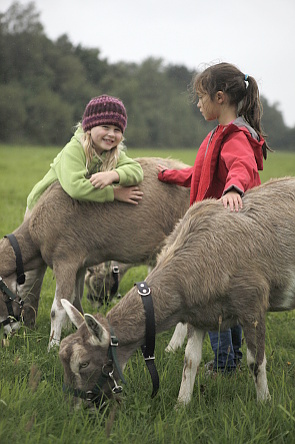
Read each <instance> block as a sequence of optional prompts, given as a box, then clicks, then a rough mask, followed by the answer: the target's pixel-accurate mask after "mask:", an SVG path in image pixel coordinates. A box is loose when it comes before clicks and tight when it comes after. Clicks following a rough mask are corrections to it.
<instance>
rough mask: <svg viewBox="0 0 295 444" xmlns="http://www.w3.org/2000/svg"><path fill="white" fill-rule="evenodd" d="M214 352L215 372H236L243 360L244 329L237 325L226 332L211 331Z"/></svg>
mask: <svg viewBox="0 0 295 444" xmlns="http://www.w3.org/2000/svg"><path fill="white" fill-rule="evenodd" d="M208 333H209V337H210V342H211V347H212V350H213V351H214V355H215V357H214V366H213V369H214V370H217V369H219V370H221V371H222V372H223V371H234V370H235V369H236V366H237V364H238V363H239V361H240V360H241V359H242V356H243V355H242V352H241V346H242V327H241V326H240V325H236V326H235V327H232V328H229V329H228V330H225V331H213V332H212V331H209V332H208Z"/></svg>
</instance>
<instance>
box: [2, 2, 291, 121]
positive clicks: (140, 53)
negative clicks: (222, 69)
mask: <svg viewBox="0 0 295 444" xmlns="http://www.w3.org/2000/svg"><path fill="white" fill-rule="evenodd" d="M19 2H20V3H21V4H27V3H28V2H27V1H24V0H20V1H19ZM12 3H13V1H12V0H0V12H5V11H6V10H7V9H8V7H9V6H10V5H11V4H12ZM34 3H35V5H36V9H37V11H38V12H40V21H41V23H42V24H43V26H44V29H45V33H46V35H47V36H48V37H49V38H50V39H53V40H55V39H56V38H57V37H59V36H60V35H62V34H67V35H68V37H69V39H70V41H71V42H72V43H73V44H74V45H77V44H79V43H80V44H81V45H82V46H84V47H91V48H98V49H99V50H100V54H101V57H102V58H106V59H107V60H108V61H109V62H110V63H113V62H117V61H124V62H136V63H140V62H142V61H143V60H144V59H146V58H147V57H150V56H151V57H156V58H162V59H163V61H164V63H165V64H166V63H167V64H168V63H171V64H175V65H178V64H180V65H185V66H186V67H187V68H189V69H192V70H198V69H200V68H202V64H203V65H204V64H208V63H212V62H219V61H226V62H231V63H234V64H235V65H237V66H238V67H239V68H240V69H241V70H242V71H243V72H244V73H246V74H249V75H252V76H254V77H255V78H256V80H257V82H258V84H259V87H260V92H261V94H262V95H263V96H264V97H266V99H267V100H268V101H269V103H270V105H273V104H274V103H278V109H279V110H280V111H282V113H283V117H284V121H285V123H286V124H287V125H289V126H292V127H293V126H295V50H294V49H295V48H294V47H295V26H294V24H295V0H280V1H278V0H244V1H241V0H180V1H174V0H146V1H141V0H112V1H108V0H82V1H78V0H35V2H34ZM266 130H267V129H266Z"/></svg>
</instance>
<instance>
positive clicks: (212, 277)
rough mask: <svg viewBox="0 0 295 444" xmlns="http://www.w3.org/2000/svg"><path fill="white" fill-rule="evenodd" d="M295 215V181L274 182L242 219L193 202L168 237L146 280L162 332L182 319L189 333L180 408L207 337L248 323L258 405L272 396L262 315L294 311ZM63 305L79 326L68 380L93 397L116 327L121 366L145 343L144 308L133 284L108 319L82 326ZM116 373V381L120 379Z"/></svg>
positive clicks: (67, 347)
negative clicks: (211, 333)
mask: <svg viewBox="0 0 295 444" xmlns="http://www.w3.org/2000/svg"><path fill="white" fill-rule="evenodd" d="M294 213H295V178H284V179H277V180H273V181H269V182H267V183H265V184H264V185H261V186H260V187H257V188H254V189H252V190H249V191H248V192H247V193H246V194H245V196H244V197H243V209H242V210H240V211H239V212H230V211H229V210H225V209H224V208H223V206H222V204H221V202H220V201H217V200H213V199H212V200H206V201H203V202H201V203H197V204H194V205H193V206H192V207H191V208H190V209H189V210H188V211H187V213H186V214H185V216H184V217H183V219H182V220H181V221H180V222H179V223H178V224H177V226H176V227H175V229H174V231H173V233H172V234H171V235H170V236H169V237H168V238H167V243H166V246H165V247H164V248H163V250H162V252H161V253H160V255H159V257H158V261H157V265H156V267H155V268H154V269H153V271H152V272H151V273H150V274H149V275H148V277H147V279H146V283H147V284H148V286H149V287H150V289H151V294H152V298H153V304H154V312H155V325H156V332H157V333H159V332H162V331H164V330H167V329H170V328H171V327H173V326H175V325H176V324H177V323H178V322H182V323H188V326H189V328H188V342H187V346H186V349H185V359H184V368H183V376H182V383H181V387H180V392H179V396H178V402H179V403H180V404H187V403H188V402H189V401H190V399H191V396H192V392H193V387H194V381H195V376H196V372H197V369H198V367H199V364H200V361H201V355H202V343H203V339H204V335H205V332H206V331H208V330H213V331H214V330H215V331H216V330H218V329H219V328H221V330H223V329H226V328H228V327H230V326H233V325H236V324H237V323H240V324H241V325H242V326H243V330H244V336H245V340H246V344H247V363H248V366H249V368H250V371H251V372H252V374H253V377H254V381H255V385H256V391H257V399H258V400H263V401H264V400H267V399H269V397H270V396H269V391H268V385H267V377H266V358H265V314H266V312H267V311H268V310H269V311H282V310H292V309H294V308H295V278H294V276H295V236H294V233H295V218H294ZM180 268H181V271H180V272H179V269H180ZM176 270H178V271H177V272H176ZM62 304H63V305H64V307H65V309H66V311H67V313H68V314H69V316H70V318H71V320H72V321H73V322H74V323H75V325H76V326H77V327H79V329H78V331H77V332H76V333H74V334H71V335H69V336H68V337H66V338H65V339H63V341H62V342H61V345H60V358H61V361H62V364H63V366H64V376H65V383H66V384H67V385H69V386H71V387H72V388H74V389H78V390H79V391H86V392H87V391H91V390H92V389H93V387H94V386H95V385H96V384H97V382H98V381H99V380H100V376H101V373H102V367H103V366H104V364H105V363H106V362H108V348H109V345H110V326H111V327H112V329H113V334H115V335H116V337H117V338H118V346H117V357H118V362H119V366H120V367H121V368H122V369H124V367H125V365H126V363H127V361H128V359H129V358H130V357H131V355H132V354H133V353H134V352H135V350H136V349H137V348H139V347H140V346H141V345H142V344H144V341H145V328H146V327H145V311H144V307H143V303H142V300H141V297H140V295H139V294H138V291H137V288H136V287H134V288H133V289H131V290H130V291H129V292H128V293H127V295H125V297H124V298H123V299H121V301H120V302H119V303H118V304H117V305H115V306H114V307H113V308H112V309H111V310H110V311H109V313H108V314H107V317H106V318H105V317H103V316H102V315H101V314H96V315H95V316H92V315H90V314H85V316H84V319H83V317H82V316H81V315H80V314H79V312H78V311H77V310H76V309H75V308H74V307H73V306H71V304H70V303H69V302H68V301H64V300H63V301H62ZM84 320H85V322H84ZM114 375H115V377H116V378H117V377H118V372H116V371H115V373H114ZM107 382H108V381H107ZM109 382H110V380H109ZM108 385H109V384H107V383H105V384H104V385H102V386H101V387H100V389H101V391H102V392H105V393H106V394H108V391H109V388H107V386H108Z"/></svg>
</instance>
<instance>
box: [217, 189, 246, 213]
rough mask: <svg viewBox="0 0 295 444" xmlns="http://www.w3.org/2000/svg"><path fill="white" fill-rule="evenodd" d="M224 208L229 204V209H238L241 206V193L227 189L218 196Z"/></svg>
mask: <svg viewBox="0 0 295 444" xmlns="http://www.w3.org/2000/svg"><path fill="white" fill-rule="evenodd" d="M220 200H221V202H222V204H223V206H224V208H227V206H229V208H230V211H239V208H240V209H241V208H243V202H242V198H241V195H240V194H239V193H238V192H237V191H229V192H228V193H226V194H224V196H222V197H221V198H220Z"/></svg>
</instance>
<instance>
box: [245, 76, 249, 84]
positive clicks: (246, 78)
mask: <svg viewBox="0 0 295 444" xmlns="http://www.w3.org/2000/svg"><path fill="white" fill-rule="evenodd" d="M248 78H249V76H248V74H245V77H244V80H245V82H248Z"/></svg>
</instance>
